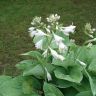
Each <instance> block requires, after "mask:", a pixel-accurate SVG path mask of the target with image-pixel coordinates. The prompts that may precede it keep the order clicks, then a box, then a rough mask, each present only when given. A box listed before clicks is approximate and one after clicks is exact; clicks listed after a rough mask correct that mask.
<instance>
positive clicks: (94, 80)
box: [84, 69, 96, 96]
mask: <svg viewBox="0 0 96 96" xmlns="http://www.w3.org/2000/svg"><path fill="white" fill-rule="evenodd" d="M84 71H85V73H86V74H87V76H88V78H89V82H90V86H91V91H92V94H93V96H96V77H93V76H91V75H90V74H89V73H88V72H87V71H86V69H85V70H84Z"/></svg>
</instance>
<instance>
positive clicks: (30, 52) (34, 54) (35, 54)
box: [22, 51, 43, 59]
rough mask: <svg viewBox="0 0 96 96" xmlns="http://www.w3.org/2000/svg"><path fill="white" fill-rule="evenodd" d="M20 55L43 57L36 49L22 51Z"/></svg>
mask: <svg viewBox="0 0 96 96" xmlns="http://www.w3.org/2000/svg"><path fill="white" fill-rule="evenodd" d="M22 55H27V56H31V57H33V58H36V59H38V58H42V57H43V56H42V54H41V53H40V52H38V51H29V52H27V53H24V54H22Z"/></svg>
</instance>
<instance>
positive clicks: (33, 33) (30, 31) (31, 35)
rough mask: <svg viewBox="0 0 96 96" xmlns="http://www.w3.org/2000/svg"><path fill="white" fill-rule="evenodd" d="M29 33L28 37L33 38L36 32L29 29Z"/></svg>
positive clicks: (33, 29) (31, 28)
mask: <svg viewBox="0 0 96 96" xmlns="http://www.w3.org/2000/svg"><path fill="white" fill-rule="evenodd" d="M29 33H30V37H33V36H35V34H36V33H37V31H36V30H35V28H34V27H30V28H29Z"/></svg>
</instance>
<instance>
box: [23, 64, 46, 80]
mask: <svg viewBox="0 0 96 96" xmlns="http://www.w3.org/2000/svg"><path fill="white" fill-rule="evenodd" d="M29 75H33V76H35V77H37V78H43V77H44V68H43V67H42V66H41V65H40V64H39V65H35V64H34V65H33V66H32V67H31V68H28V69H26V70H24V71H23V76H29Z"/></svg>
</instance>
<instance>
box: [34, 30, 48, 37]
mask: <svg viewBox="0 0 96 96" xmlns="http://www.w3.org/2000/svg"><path fill="white" fill-rule="evenodd" d="M36 31H37V32H36V34H35V35H36V36H44V35H47V34H45V33H44V32H43V31H41V30H39V29H37V30H36Z"/></svg>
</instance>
